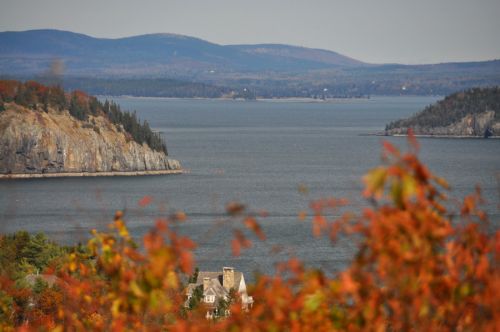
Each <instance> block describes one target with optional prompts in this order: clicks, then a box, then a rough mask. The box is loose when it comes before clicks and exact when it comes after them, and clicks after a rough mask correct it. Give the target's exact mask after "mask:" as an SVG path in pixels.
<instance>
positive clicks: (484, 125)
mask: <svg viewBox="0 0 500 332" xmlns="http://www.w3.org/2000/svg"><path fill="white" fill-rule="evenodd" d="M411 128H412V129H413V132H414V133H415V135H425V136H457V137H468V136H470V137H488V136H500V121H496V120H495V112H494V111H486V112H483V113H479V114H469V115H466V116H465V117H463V118H462V119H461V120H460V121H458V122H455V123H452V124H450V125H448V126H438V127H430V126H419V125H415V126H412V127H411ZM407 133H408V127H396V128H389V129H387V130H386V134H387V135H406V134H407Z"/></svg>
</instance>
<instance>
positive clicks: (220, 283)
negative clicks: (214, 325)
mask: <svg viewBox="0 0 500 332" xmlns="http://www.w3.org/2000/svg"><path fill="white" fill-rule="evenodd" d="M200 286H201V287H203V288H202V289H203V297H202V299H201V302H202V303H204V304H205V305H206V306H207V308H208V310H207V318H212V317H213V316H214V315H215V314H218V313H216V312H215V310H216V308H217V307H218V305H219V302H220V301H221V300H224V301H229V300H230V292H231V290H234V291H235V292H236V294H237V295H238V296H239V297H240V299H241V305H242V307H243V309H245V310H248V309H250V308H251V307H252V305H253V297H251V296H248V293H247V285H246V283H245V277H244V275H243V273H242V272H238V271H235V270H234V268H232V267H223V268H222V271H221V272H206V271H200V272H198V277H197V279H196V282H195V283H190V284H189V285H188V287H187V288H186V297H187V301H186V306H187V305H188V303H189V300H190V299H191V297H192V296H193V293H194V291H195V289H196V288H197V287H200ZM224 314H227V313H224Z"/></svg>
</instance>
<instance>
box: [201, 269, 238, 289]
mask: <svg viewBox="0 0 500 332" xmlns="http://www.w3.org/2000/svg"><path fill="white" fill-rule="evenodd" d="M242 277H243V273H242V272H237V271H234V288H235V289H236V290H238V287H239V286H240V282H241V278H242ZM204 278H210V280H212V279H217V280H218V281H219V284H220V285H221V286H222V284H223V274H222V272H208V271H200V272H198V278H197V279H196V286H199V285H203V279H204Z"/></svg>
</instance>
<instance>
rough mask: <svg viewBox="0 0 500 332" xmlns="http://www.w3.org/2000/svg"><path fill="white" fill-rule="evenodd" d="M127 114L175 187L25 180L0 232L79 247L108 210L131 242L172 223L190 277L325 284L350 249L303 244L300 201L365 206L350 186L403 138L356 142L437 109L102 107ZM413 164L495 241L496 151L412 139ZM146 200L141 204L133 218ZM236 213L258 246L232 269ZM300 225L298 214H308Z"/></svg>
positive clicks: (1, 186)
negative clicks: (487, 222)
mask: <svg viewBox="0 0 500 332" xmlns="http://www.w3.org/2000/svg"><path fill="white" fill-rule="evenodd" d="M112 99H113V100H114V101H115V102H117V103H118V104H120V105H121V107H122V109H124V110H136V111H137V115H138V116H139V117H140V118H141V119H143V120H147V121H148V122H149V124H150V125H151V127H152V128H153V129H155V130H159V131H161V132H163V133H164V136H165V138H166V140H167V146H168V152H169V154H170V156H171V157H172V158H175V159H178V160H180V162H181V164H182V165H183V167H184V168H185V169H186V170H187V172H186V174H182V175H167V176H143V177H96V178H90V177H85V178H60V179H57V178H55V179H28V180H9V181H1V182H0V232H3V233H5V232H9V233H10V232H14V231H17V230H21V229H25V230H28V231H30V232H45V233H46V234H47V235H48V236H49V237H50V238H51V239H54V240H55V241H57V242H59V243H62V244H76V243H77V242H85V241H86V240H87V239H88V238H89V231H90V230H91V229H93V228H97V229H106V227H107V225H108V224H109V222H110V221H111V220H112V218H113V215H114V212H115V211H116V210H123V211H125V220H126V221H127V223H128V225H129V227H130V230H131V233H132V235H133V236H134V237H135V238H137V239H138V241H140V239H141V237H142V235H143V234H144V233H145V232H146V231H147V230H148V229H150V228H151V227H152V226H153V225H154V222H155V220H156V219H157V218H159V217H164V216H168V215H169V214H171V213H175V212H176V211H183V212H185V213H186V215H187V220H186V221H185V222H183V223H180V224H178V225H177V226H175V227H177V229H178V231H179V232H181V233H183V234H186V235H188V236H190V237H191V238H193V239H194V240H195V241H196V242H197V243H198V247H197V249H196V251H195V254H196V261H197V266H198V267H200V268H201V269H202V270H220V269H221V268H222V266H234V267H235V268H236V269H238V270H241V271H243V272H245V273H246V275H248V277H247V278H249V279H252V277H251V275H252V272H255V271H260V272H263V273H272V272H273V267H274V265H275V263H276V262H278V261H282V260H284V259H286V258H289V257H293V256H297V257H299V258H300V259H302V260H304V261H305V262H306V263H307V264H308V265H309V266H313V267H318V268H323V269H324V270H326V271H328V272H333V271H335V270H338V269H340V268H342V267H344V266H345V264H346V263H347V262H348V261H349V259H350V258H351V257H352V254H353V252H354V250H355V241H353V240H352V239H346V238H343V239H340V240H339V241H338V243H336V244H335V245H332V244H331V243H330V242H329V240H328V239H326V238H320V239H316V238H314V237H313V236H312V235H311V224H310V216H309V218H307V219H306V221H300V220H299V219H298V214H299V213H300V211H306V212H308V213H309V212H310V209H309V204H310V202H311V201H313V200H315V199H319V198H325V197H337V198H341V197H343V198H347V199H349V200H350V202H351V206H350V207H349V209H350V210H355V211H359V210H360V209H361V208H362V207H365V206H369V203H368V202H366V201H364V200H363V199H362V198H360V193H361V191H362V188H363V185H362V181H361V177H362V175H363V174H365V173H366V172H367V171H368V170H369V169H371V168H373V167H375V166H377V165H379V164H380V163H381V160H380V156H381V150H382V149H381V148H382V146H381V142H382V140H388V141H390V142H391V143H393V144H395V145H397V146H399V147H401V148H402V149H405V148H406V139H405V138H403V137H380V136H373V135H367V134H372V133H375V132H380V131H382V130H383V129H384V127H385V124H386V123H388V122H390V121H392V120H396V119H398V118H402V117H407V116H409V115H411V114H413V113H415V112H417V111H418V110H420V109H422V108H423V107H425V106H427V105H429V104H430V103H432V102H434V101H436V100H437V99H438V98H437V97H373V98H370V99H346V100H334V101H328V102H305V101H302V102H297V101H293V102H292V101H283V100H281V101H251V102H245V101H233V100H186V99H162V98H132V97H120V98H112ZM419 143H420V144H421V152H420V155H419V156H420V158H421V159H422V160H423V161H424V162H425V163H426V164H427V165H428V166H429V168H430V169H431V171H433V172H434V173H435V174H437V175H439V176H442V177H444V178H445V179H447V180H448V182H449V183H450V184H451V187H452V191H451V192H450V194H449V195H450V196H451V197H454V198H455V199H456V200H452V201H451V202H450V205H451V206H455V205H457V204H458V203H459V200H460V199H461V198H463V197H464V196H465V195H466V194H468V193H471V192H473V190H474V187H475V185H479V186H480V187H481V188H482V192H483V196H484V198H486V200H487V205H486V206H485V209H486V210H487V212H488V213H489V215H490V219H491V220H492V225H491V226H490V227H492V228H494V229H496V228H498V225H500V216H499V210H498V203H499V201H500V200H499V181H500V140H498V139H444V138H440V139H433V138H422V139H419ZM145 195H149V196H151V197H152V198H153V203H152V204H151V205H149V206H147V207H140V206H139V205H138V201H139V200H140V199H141V198H142V197H144V196H145ZM232 201H238V202H241V203H243V204H245V206H246V207H247V209H248V211H250V212H253V213H255V214H256V215H260V213H261V212H262V211H266V214H267V216H266V217H260V216H259V217H258V220H259V222H261V224H262V226H263V229H264V231H265V233H266V235H267V239H266V240H265V241H259V240H256V239H254V238H252V240H254V241H253V247H252V248H250V249H248V250H244V251H243V252H242V255H241V256H240V257H233V256H232V254H231V245H230V243H231V239H232V236H233V231H234V229H236V228H241V221H240V220H238V219H230V218H228V217H227V216H226V214H225V206H226V204H227V203H228V202H232ZM309 214H310V213H309Z"/></svg>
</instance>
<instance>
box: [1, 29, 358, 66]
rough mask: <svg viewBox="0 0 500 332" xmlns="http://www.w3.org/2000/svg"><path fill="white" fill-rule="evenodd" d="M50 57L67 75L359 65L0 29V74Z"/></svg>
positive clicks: (302, 54) (301, 52)
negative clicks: (61, 66) (60, 63)
mask: <svg viewBox="0 0 500 332" xmlns="http://www.w3.org/2000/svg"><path fill="white" fill-rule="evenodd" d="M259 50H264V51H259ZM273 50H274V51H273ZM277 50H281V52H278V51H277ZM284 50H286V51H287V52H286V54H284V53H283V51H284ZM55 58H57V59H61V60H63V61H64V63H65V64H66V70H67V73H68V74H82V73H87V74H88V73H89V70H90V72H92V73H93V74H99V73H101V74H105V73H107V74H117V75H127V74H128V75H140V74H142V75H145V74H149V75H151V74H155V73H156V74H161V73H176V72H183V71H185V72H187V73H189V72H193V71H199V70H202V71H203V70H205V71H214V70H223V71H234V70H242V71H259V70H278V71H279V70H286V71H289V70H295V71H302V70H310V69H320V68H329V67H332V66H333V67H334V66H352V65H358V66H359V65H363V63H362V62H361V61H357V60H354V59H351V58H349V57H346V56H343V55H341V54H338V53H335V52H331V51H326V50H316V49H308V48H301V47H294V46H289V45H273V47H270V45H234V46H233V45H228V46H224V45H218V44H214V43H210V42H207V41H205V40H202V39H199V38H194V37H188V36H182V35H174V34H165V33H160V34H147V35H139V36H133V37H126V38H118V39H106V38H94V37H90V36H87V35H84V34H78V33H73V32H68V31H60V30H29V31H21V32H11V31H8V32H0V73H4V74H29V73H34V72H36V71H38V72H40V71H42V70H44V69H46V68H47V66H48V63H47V62H48V61H52V60H53V59H55Z"/></svg>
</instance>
